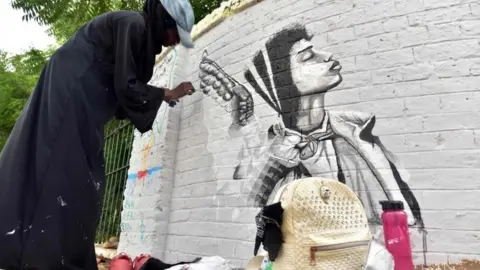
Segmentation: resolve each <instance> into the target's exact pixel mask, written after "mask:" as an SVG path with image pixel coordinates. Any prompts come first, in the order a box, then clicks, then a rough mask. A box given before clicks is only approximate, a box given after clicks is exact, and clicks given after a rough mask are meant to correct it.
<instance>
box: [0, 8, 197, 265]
mask: <svg viewBox="0 0 480 270" xmlns="http://www.w3.org/2000/svg"><path fill="white" fill-rule="evenodd" d="M194 22H195V19H194V15H193V9H192V6H191V5H190V3H189V2H188V0H160V1H159V0H149V1H146V3H145V5H144V10H143V12H133V11H116V12H109V13H105V14H103V15H100V16H99V17H97V18H95V19H94V20H92V21H91V22H89V23H87V24H86V25H84V26H83V27H82V28H80V29H79V30H78V32H77V33H76V34H75V35H74V36H73V37H72V38H71V39H70V40H69V41H68V42H66V43H65V44H64V45H63V46H62V47H60V48H59V49H58V50H57V51H56V52H55V53H54V54H53V55H52V56H51V58H50V60H49V61H48V63H47V64H46V66H45V67H44V69H43V71H42V73H41V75H40V79H39V80H38V83H37V85H36V87H35V89H34V91H33V93H32V95H31V96H30V98H29V100H28V102H27V104H26V105H25V108H24V110H23V112H22V113H21V115H20V117H19V118H18V120H17V123H16V125H15V127H14V129H13V131H12V133H11V134H10V137H9V139H8V141H7V143H6V145H5V147H4V149H3V151H2V152H1V154H0V176H1V178H0V269H7V270H14V269H36V270H55V269H82V270H90V269H97V264H96V259H95V250H94V240H95V231H96V227H97V223H98V220H99V218H100V214H101V209H102V201H103V196H104V192H105V168H104V156H103V148H104V138H103V135H104V125H105V124H106V123H107V122H108V121H110V120H111V119H113V118H114V117H116V118H119V119H129V120H130V121H131V122H132V123H133V125H135V127H136V128H137V129H138V130H139V131H140V132H142V133H143V132H146V131H148V130H150V129H151V127H152V123H153V121H154V119H155V117H156V114H157V111H158V109H159V107H160V105H161V104H162V103H163V102H164V101H165V102H167V103H170V104H173V103H172V102H175V101H177V100H178V99H180V98H182V97H184V96H185V95H187V94H192V93H193V91H194V89H193V87H192V84H191V83H190V82H184V83H181V84H180V85H179V86H177V87H176V88H175V89H173V90H169V89H164V88H158V87H154V86H152V85H148V84H147V83H148V81H149V80H150V78H151V77H152V73H153V67H154V64H155V56H156V55H157V54H159V53H160V52H161V51H162V46H174V45H176V44H178V43H180V42H181V43H182V44H183V45H184V46H185V47H189V48H191V47H193V41H192V38H191V30H192V28H193V25H194Z"/></svg>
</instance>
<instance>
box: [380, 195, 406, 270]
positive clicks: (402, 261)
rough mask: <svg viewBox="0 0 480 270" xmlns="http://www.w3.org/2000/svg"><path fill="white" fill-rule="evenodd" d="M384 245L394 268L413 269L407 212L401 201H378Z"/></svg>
mask: <svg viewBox="0 0 480 270" xmlns="http://www.w3.org/2000/svg"><path fill="white" fill-rule="evenodd" d="M380 204H381V205H382V210H383V213H382V221H383V234H384V236H385V246H386V247H387V249H388V251H389V252H390V253H391V254H392V256H393V259H394V261H395V270H413V259H412V248H411V247H410V234H409V233H408V218H407V213H405V211H403V209H404V208H403V202H401V201H380Z"/></svg>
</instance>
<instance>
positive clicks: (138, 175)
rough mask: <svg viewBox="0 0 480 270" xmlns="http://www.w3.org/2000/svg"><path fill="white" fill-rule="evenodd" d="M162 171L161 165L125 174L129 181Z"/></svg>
mask: <svg viewBox="0 0 480 270" xmlns="http://www.w3.org/2000/svg"><path fill="white" fill-rule="evenodd" d="M159 171H162V168H161V167H152V168H150V169H148V170H146V171H138V172H137V173H130V174H128V176H127V179H128V180H130V181H135V180H136V179H141V178H144V177H145V176H150V175H152V174H153V173H154V172H159Z"/></svg>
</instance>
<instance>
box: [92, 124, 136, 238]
mask: <svg viewBox="0 0 480 270" xmlns="http://www.w3.org/2000/svg"><path fill="white" fill-rule="evenodd" d="M133 131H134V127H133V125H132V124H131V123H130V122H129V121H118V120H113V121H111V122H109V123H108V124H107V126H106V128H105V173H106V183H105V185H106V187H105V197H104V199H103V209H102V215H101V217H100V222H99V224H98V227H97V235H96V239H95V240H96V242H97V243H102V242H105V241H107V240H108V239H109V238H110V237H114V236H115V237H118V236H120V222H121V213H122V204H123V194H124V190H125V184H126V181H127V174H128V167H129V163H130V153H131V152H132V143H133Z"/></svg>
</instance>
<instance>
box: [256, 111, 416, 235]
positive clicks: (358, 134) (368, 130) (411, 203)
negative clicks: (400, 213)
mask: <svg viewBox="0 0 480 270" xmlns="http://www.w3.org/2000/svg"><path fill="white" fill-rule="evenodd" d="M325 119H326V121H325V123H324V125H323V126H324V127H325V128H324V129H323V130H322V131H321V132H317V131H313V132H311V133H310V134H308V135H302V134H300V133H298V132H295V131H293V130H289V129H287V128H285V127H284V125H283V123H281V122H280V123H279V124H276V125H274V128H272V130H273V132H274V134H275V137H273V141H272V143H271V146H270V149H269V151H268V152H269V155H270V157H271V158H273V159H274V160H276V162H279V163H281V165H282V166H284V167H286V168H294V167H297V166H300V165H301V166H303V167H304V168H305V169H306V171H307V172H306V174H307V176H308V174H319V173H321V172H324V173H327V171H328V170H332V171H335V172H336V174H337V175H336V176H337V178H338V180H339V181H342V182H344V183H346V184H347V185H349V186H350V187H351V188H352V189H353V190H354V191H355V192H356V193H357V194H358V196H359V197H360V198H361V199H362V202H363V203H364V204H365V205H364V207H365V209H366V211H367V215H368V217H369V219H370V220H377V221H379V213H378V208H379V203H378V201H379V200H385V199H390V200H400V201H403V202H404V203H405V205H406V206H408V207H406V212H407V214H408V216H409V223H410V225H413V224H414V223H417V225H418V226H420V227H421V226H423V221H422V217H421V213H420V209H419V204H418V202H417V200H416V199H415V196H414V194H413V193H412V191H411V190H410V188H409V187H408V185H407V184H406V179H407V178H408V175H407V174H406V171H405V170H403V169H402V166H401V164H400V163H399V161H398V160H397V158H396V157H395V156H394V155H393V154H392V153H391V152H390V151H388V149H386V148H385V146H384V145H383V144H382V143H381V141H380V139H379V138H378V137H377V136H374V135H373V134H372V129H373V127H374V125H375V116H374V115H372V114H370V113H361V112H334V111H326V118H325ZM325 124H326V125H325ZM292 135H293V136H292ZM294 137H297V138H298V139H295V138H294ZM315 140H316V142H314V143H313V144H311V145H314V146H313V147H310V148H312V149H311V151H313V152H316V153H314V156H312V157H311V158H307V159H302V158H301V155H302V151H299V148H300V147H299V145H301V144H302V143H303V142H302V141H304V142H305V143H303V144H304V145H305V144H308V141H310V142H311V141H315ZM328 142H331V144H332V145H333V149H334V151H333V153H328V151H326V148H328V144H327V143H328ZM301 147H305V146H303V145H301ZM307 147H308V146H307ZM320 153H323V154H320ZM322 155H323V157H322ZM321 159H328V162H326V163H325V164H327V163H328V166H329V167H330V168H327V169H326V170H323V171H319V168H318V167H319V166H320V165H319V164H320V163H321V161H320V160H321ZM270 163H272V162H270ZM333 163H336V166H332V164H333ZM267 167H268V166H267ZM333 167H335V168H333ZM322 169H325V168H322ZM315 172H317V173H315ZM262 175H263V177H262V176H261V177H260V179H259V180H258V181H257V183H256V184H255V185H254V192H255V191H256V192H259V191H260V190H263V189H264V187H263V188H262V187H261V186H262V185H264V183H265V181H262V180H263V178H264V177H267V178H269V177H272V174H271V173H268V172H267V171H263V173H262ZM299 177H302V176H299ZM268 182H272V181H268V180H267V181H266V183H268ZM273 182H277V181H273ZM283 184H285V182H283V181H282V182H281V183H280V185H283ZM278 186H279V185H277V188H278Z"/></svg>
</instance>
